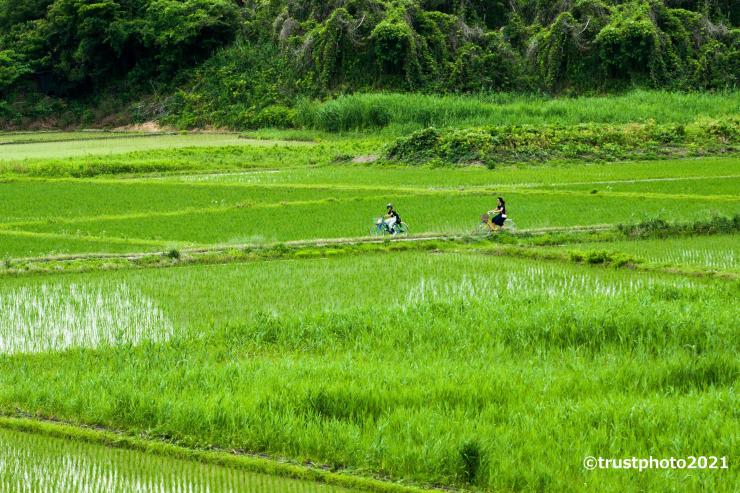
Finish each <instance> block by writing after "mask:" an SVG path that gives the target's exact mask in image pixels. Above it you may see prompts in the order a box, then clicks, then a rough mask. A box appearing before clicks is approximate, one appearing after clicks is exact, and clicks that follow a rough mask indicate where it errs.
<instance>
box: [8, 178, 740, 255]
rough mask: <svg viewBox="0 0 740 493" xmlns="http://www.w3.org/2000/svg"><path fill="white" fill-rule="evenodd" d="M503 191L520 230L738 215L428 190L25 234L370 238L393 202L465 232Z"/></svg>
mask: <svg viewBox="0 0 740 493" xmlns="http://www.w3.org/2000/svg"><path fill="white" fill-rule="evenodd" d="M501 194H503V195H504V196H505V198H506V200H507V208H508V209H509V214H510V216H511V218H512V219H513V220H515V221H516V224H517V226H518V227H519V228H520V229H528V228H551V227H574V226H581V225H602V224H613V225H617V224H619V223H625V224H634V223H639V222H640V221H642V220H645V219H646V218H655V217H666V216H667V217H672V218H675V220H683V221H693V220H704V219H705V218H707V217H710V216H711V214H715V213H716V214H723V215H731V214H734V213H736V212H737V210H738V204H740V203H738V202H736V201H713V200H707V199H704V200H694V201H693V204H692V207H690V208H687V207H686V206H685V204H683V203H681V202H680V201H676V200H675V199H674V198H673V197H671V196H670V195H667V196H658V197H649V198H644V199H643V200H641V201H640V207H639V209H638V208H635V207H634V205H633V198H632V197H620V196H616V195H614V196H606V195H600V194H597V195H591V194H588V193H578V192H568V191H537V190H522V191H520V192H511V193H495V192H490V191H486V192H481V193H466V192H465V191H463V192H459V191H450V192H448V193H429V194H424V195H403V194H399V195H395V194H388V195H380V196H378V197H376V198H363V197H362V196H359V197H358V198H356V199H344V200H336V201H333V200H327V201H319V202H306V203H301V202H296V203H286V204H282V205H281V204H266V205H264V206H258V205H256V206H252V207H241V208H223V209H215V210H210V209H209V210H203V211H186V212H185V213H176V214H169V213H162V214H158V213H156V214H155V213H152V214H142V215H135V216H131V217H127V216H122V217H120V218H118V217H116V216H109V217H100V218H80V219H70V220H67V221H63V222H62V221H60V222H58V223H56V222H51V223H49V222H35V223H25V224H22V225H19V226H17V227H19V228H23V230H25V231H31V232H39V233H55V234H64V235H72V236H73V235H82V236H95V237H111V238H119V239H128V238H138V239H141V240H146V241H172V242H177V243H189V244H201V245H203V244H225V243H233V244H244V243H264V242H275V241H289V240H300V239H319V238H345V237H358V236H365V235H367V231H368V230H369V229H368V228H369V227H370V226H371V225H372V223H373V221H374V219H376V218H377V217H378V216H379V215H382V214H383V213H384V206H385V204H386V203H387V202H393V203H394V204H395V205H396V207H397V208H398V210H399V212H400V214H401V216H402V218H403V219H404V221H406V222H407V223H408V224H409V225H410V227H411V229H412V231H414V232H415V233H416V234H419V233H444V234H468V233H470V232H471V231H473V230H474V228H475V227H476V226H477V224H478V222H479V220H478V218H479V217H480V214H481V213H483V212H485V211H488V210H491V209H492V208H493V207H495V202H496V196H497V195H501Z"/></svg>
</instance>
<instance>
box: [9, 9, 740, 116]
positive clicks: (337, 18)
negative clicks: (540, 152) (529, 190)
mask: <svg viewBox="0 0 740 493" xmlns="http://www.w3.org/2000/svg"><path fill="white" fill-rule="evenodd" d="M738 23H740V7H739V6H738V2H735V1H733V0H629V1H626V2H621V1H617V0H575V1H554V0H511V1H509V2H502V1H484V0H455V1H452V0H330V1H319V0H307V1H304V0H183V1H179V0H29V1H24V2H17V1H14V0H0V95H1V96H2V98H3V99H2V101H0V119H1V120H2V122H3V123H4V125H5V126H6V127H7V126H28V124H29V122H34V121H39V120H43V119H44V118H50V117H53V123H55V124H56V125H62V126H63V125H69V124H79V123H81V124H85V123H103V124H106V123H107V124H116V123H130V122H136V121H147V120H152V119H154V120H159V121H162V122H165V123H170V124H175V125H177V126H180V127H199V126H205V125H217V126H228V127H235V128H250V127H261V126H277V127H289V126H294V125H296V124H298V123H299V122H298V121H297V118H296V117H297V115H296V111H295V107H296V105H299V104H300V102H301V101H302V100H304V99H325V98H329V97H332V96H335V95H338V94H345V93H354V92H358V91H361V92H368V91H379V90H383V91H396V92H407V91H413V92H425V93H487V92H501V91H506V92H526V93H532V92H545V93H549V94H583V93H593V92H611V91H620V90H624V89H629V88H633V87H645V88H664V89H669V90H724V89H734V88H735V87H736V86H737V83H738V81H737V77H738V74H739V73H740V29H738V28H737V26H738ZM132 101H133V102H134V103H132ZM111 115H113V116H111ZM376 117H377V118H379V119H381V120H382V118H383V115H382V114H380V115H377V116H376Z"/></svg>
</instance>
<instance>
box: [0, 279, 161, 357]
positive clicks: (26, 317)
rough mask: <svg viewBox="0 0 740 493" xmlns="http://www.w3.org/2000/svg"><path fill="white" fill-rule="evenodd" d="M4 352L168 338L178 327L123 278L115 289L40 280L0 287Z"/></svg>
mask: <svg viewBox="0 0 740 493" xmlns="http://www.w3.org/2000/svg"><path fill="white" fill-rule="evenodd" d="M0 309H2V312H3V317H2V321H0V353H4V354H15V353H40V352H41V353H42V352H49V351H61V350H66V349H69V348H76V347H92V348H95V347H100V346H108V345H112V344H139V343H141V342H142V341H145V340H151V341H159V340H167V339H169V338H170V337H171V336H172V333H173V331H174V327H173V325H172V323H171V322H170V321H169V320H168V319H167V317H166V316H165V315H164V314H163V313H162V311H161V310H160V309H159V308H158V307H157V305H156V304H155V303H153V302H152V300H151V299H149V298H147V297H145V296H142V295H141V294H140V293H137V292H136V291H131V290H130V289H129V288H128V286H126V285H125V284H123V285H120V286H117V287H116V288H115V289H110V288H109V289H104V288H97V289H89V288H88V287H86V286H78V285H76V284H70V285H68V286H66V287H64V288H59V287H54V286H51V287H50V286H47V285H41V286H38V287H37V288H36V289H33V290H29V289H25V288H20V289H17V290H3V291H2V292H0Z"/></svg>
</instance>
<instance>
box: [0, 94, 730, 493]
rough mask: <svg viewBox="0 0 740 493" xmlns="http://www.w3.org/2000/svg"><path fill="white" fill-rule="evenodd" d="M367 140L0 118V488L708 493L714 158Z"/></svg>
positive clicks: (724, 363)
mask: <svg viewBox="0 0 740 493" xmlns="http://www.w3.org/2000/svg"><path fill="white" fill-rule="evenodd" d="M389 101H391V100H389ZM573 118H576V117H573ZM576 119H577V118H576ZM256 137H259V138H256ZM388 138H389V137H387V136H384V135H382V134H381V135H365V134H361V133H356V134H337V135H331V134H319V133H316V132H305V133H304V134H301V132H300V131H292V133H290V134H289V133H287V132H279V131H270V132H262V133H258V134H257V135H252V136H249V138H242V136H239V135H236V134H195V135H192V134H176V135H175V134H173V135H155V136H152V135H147V134H143V135H139V134H131V135H125V134H123V135H119V134H111V133H109V132H97V133H96V132H77V133H38V134H34V133H24V134H0V143H2V145H0V260H2V263H1V265H0V490H2V491H18V492H25V491H29V492H31V491H34V492H35V491H65V492H66V491H72V492H78V491H79V492H83V491H84V492H88V491H91V492H93V491H94V492H98V491H161V492H180V491H183V492H184V491H188V492H190V491H194V492H200V491H204V492H205V491H219V492H220V491H235V492H237V491H238V492H241V491H246V492H251V491H254V492H268V493H269V492H273V491H274V492H283V491H286V492H291V491H295V492H303V491H306V492H314V491H316V492H323V491H327V492H332V491H333V492H345V491H347V492H352V491H399V492H400V491H424V490H431V489H433V488H445V489H448V490H453V491H481V492H483V491H486V492H488V491H491V492H493V491H580V490H587V491H614V492H622V491H719V492H725V491H726V492H731V491H736V488H737V484H738V475H737V461H738V458H739V455H740V454H738V445H739V443H738V441H739V440H740V421H739V418H740V414H739V413H738V409H740V405H738V404H739V402H738V397H737V392H736V389H737V384H738V378H739V377H740V361H739V360H738V356H737V355H738V353H739V351H740V308H739V307H740V304H738V299H739V295H740V277H739V276H740V267H739V265H740V264H738V258H739V257H738V256H739V255H740V247H739V245H740V241H738V232H737V230H738V225H737V223H738V214H740V159H739V158H738V157H737V156H736V155H734V154H725V155H721V156H705V157H694V158H674V159H663V160H656V161H629V162H609V163H607V162H581V161H573V162H560V163H557V164H555V163H537V164H533V163H530V164H521V165H508V166H502V167H497V168H496V169H485V168H481V167H475V166H471V167H440V166H435V167H430V166H417V167H413V166H408V167H407V166H398V165H388V164H383V163H382V162H381V163H369V164H367V163H365V164H363V163H362V162H360V161H363V159H357V160H355V161H357V162H353V158H355V157H358V156H359V157H362V156H367V155H372V154H378V153H380V152H382V146H383V145H384V143H387V140H388ZM498 196H503V197H505V198H506V201H507V209H508V212H509V216H510V217H511V218H512V219H513V220H514V222H515V224H516V229H515V230H507V231H504V232H502V233H497V234H494V235H490V236H481V235H479V234H477V233H474V232H475V231H476V229H477V226H478V223H479V217H480V215H481V214H482V213H483V212H486V211H487V210H490V209H492V208H493V207H495V201H496V197H498ZM387 202H393V203H394V204H395V205H396V207H397V209H398V211H399V213H400V214H401V216H402V218H403V220H404V221H405V222H407V223H408V225H409V227H410V231H411V233H410V235H409V236H408V237H405V238H402V239H401V241H397V239H396V238H387V237H386V238H385V239H381V240H377V239H375V238H371V237H369V236H368V233H369V232H370V230H371V227H372V225H373V221H374V220H375V219H376V218H378V217H379V216H380V215H382V214H383V212H384V209H385V204H386V203H387ZM657 219H661V220H665V221H666V223H660V224H666V225H668V226H662V229H654V230H651V229H649V227H648V226H649V225H651V224H656V223H655V220H657ZM651 221H652V222H651ZM733 221H734V222H733ZM636 224H643V226H641V228H642V229H639V231H641V233H639V234H636V233H630V231H638V230H635V229H632V230H630V229H629V228H624V227H623V228H621V229H620V228H618V225H636ZM676 224H678V225H683V226H681V227H678V226H671V225H676ZM707 224H709V225H710V226H711V227H710V226H706V225H707ZM718 225H719V226H718ZM692 228H693V229H692ZM371 241H379V242H377V243H372V242H371ZM19 422H23V423H24V424H23V426H20V425H17V423H19ZM13 423H16V425H13ZM34 423H37V424H34ZM59 427H65V428H64V429H65V430H67V431H65V432H64V433H62V432H60V431H59V430H58V429H59ZM54 430H57V431H54ZM70 430H71V431H70ZM75 430H77V431H75ZM96 436H100V437H103V436H105V437H107V438H105V439H103V438H100V439H96V438H95V437H96ZM131 443H136V444H139V445H137V446H128V445H126V444H129V445H130V444H131ZM141 444H147V445H146V446H144V445H141ZM110 445H116V446H115V447H111V446H110ZM172 447H176V448H177V450H179V451H180V452H177V453H173V452H172V450H174V449H173V448H172ZM209 454H217V455H216V456H217V457H218V459H207V457H211V455H209ZM216 456H214V457H216ZM695 456H707V457H717V458H721V459H722V460H721V461H719V462H718V464H719V465H718V466H717V467H715V468H709V467H706V468H702V467H698V468H681V469H670V468H654V469H647V470H643V471H638V470H635V469H625V468H621V469H609V470H607V469H598V468H597V469H595V470H590V469H588V468H586V467H584V459H585V458H587V457H597V458H599V457H601V458H613V459H620V458H631V457H636V458H649V457H653V458H656V459H670V458H671V457H674V458H688V457H695ZM239 461H256V462H253V463H252V462H250V464H252V466H250V467H242V466H240V465H239V464H240V462H239ZM256 463H259V464H262V465H261V466H259V467H256V466H254V464H256ZM265 464H271V465H269V466H267V465H265ZM723 464H724V465H725V467H722V465H723ZM296 471H299V472H296Z"/></svg>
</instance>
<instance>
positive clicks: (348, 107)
mask: <svg viewBox="0 0 740 493" xmlns="http://www.w3.org/2000/svg"><path fill="white" fill-rule="evenodd" d="M297 111H298V120H299V123H301V124H302V125H304V126H307V127H311V128H317V129H321V130H326V131H332V132H337V131H350V130H363V129H377V128H382V127H385V126H391V128H390V129H389V132H390V133H405V132H408V131H410V130H415V129H418V128H423V127H429V126H436V127H449V126H478V125H512V124H525V123H526V124H535V125H536V124H544V123H547V124H556V123H557V124H565V125H569V124H578V123H630V122H646V121H648V120H655V121H656V122H657V123H688V122H692V121H694V120H696V119H697V118H699V117H709V118H717V117H721V116H737V115H738V111H740V92H729V93H719V94H711V93H673V92H666V91H644V90H638V91H633V92H629V93H626V94H623V95H618V96H614V95H610V96H582V97H578V98H549V97H544V96H535V95H532V96H523V95H516V94H482V95H478V96H436V95H425V94H396V93H373V94H354V95H349V96H341V97H338V98H336V99H333V100H329V101H326V102H309V101H304V102H303V103H301V104H300V105H299V106H298V110H297Z"/></svg>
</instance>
